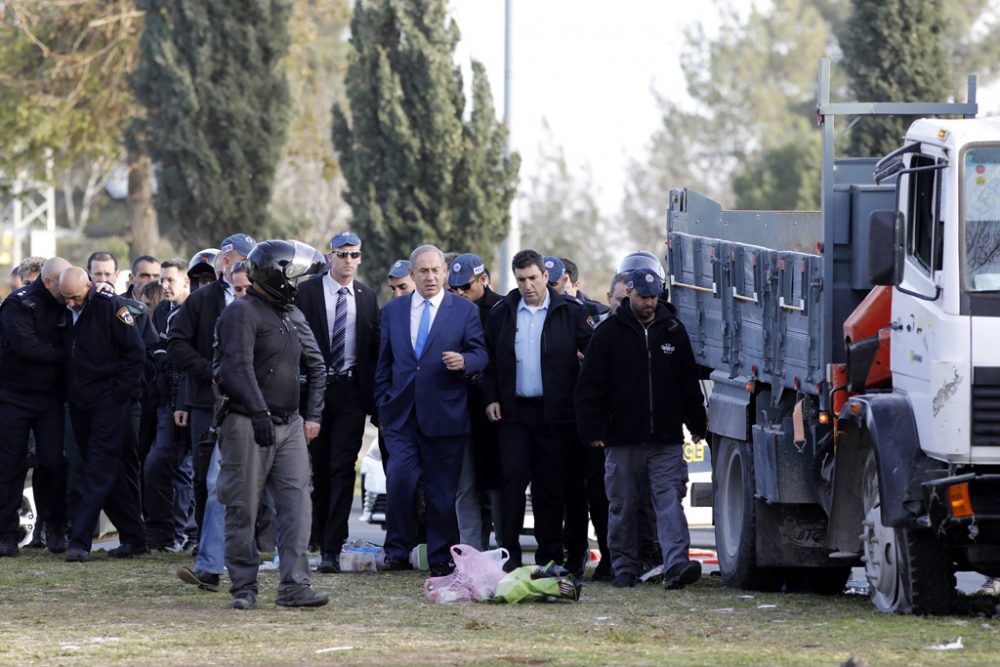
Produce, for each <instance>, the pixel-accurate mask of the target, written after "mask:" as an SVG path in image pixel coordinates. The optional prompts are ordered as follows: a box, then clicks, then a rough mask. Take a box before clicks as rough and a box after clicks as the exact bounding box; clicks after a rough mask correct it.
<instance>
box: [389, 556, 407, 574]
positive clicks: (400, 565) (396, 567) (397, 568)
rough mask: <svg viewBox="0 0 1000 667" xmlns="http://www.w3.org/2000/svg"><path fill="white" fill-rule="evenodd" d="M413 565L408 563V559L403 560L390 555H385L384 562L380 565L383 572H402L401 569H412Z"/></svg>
mask: <svg viewBox="0 0 1000 667" xmlns="http://www.w3.org/2000/svg"><path fill="white" fill-rule="evenodd" d="M412 569H413V566H412V565H410V561H408V560H403V559H402V558H393V557H392V556H386V557H385V564H384V565H383V566H382V571H383V572H402V571H403V570H412Z"/></svg>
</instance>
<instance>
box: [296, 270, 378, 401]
mask: <svg viewBox="0 0 1000 667" xmlns="http://www.w3.org/2000/svg"><path fill="white" fill-rule="evenodd" d="M354 298H355V305H356V306H357V322H356V325H355V330H354V335H355V347H356V352H355V353H356V362H355V366H354V370H355V372H356V373H357V382H358V393H359V394H360V396H361V403H362V406H363V407H364V409H365V412H366V413H367V414H369V415H371V414H374V413H375V366H376V365H377V364H378V344H379V324H380V319H381V318H380V317H379V310H378V300H377V299H376V298H375V292H374V290H372V289H371V288H370V287H368V286H367V285H365V284H364V283H362V282H360V281H358V280H355V281H354ZM295 305H296V306H298V308H299V310H301V311H302V313H303V314H304V315H305V317H306V321H307V322H308V323H309V326H310V327H311V328H312V332H313V336H315V338H316V343H317V344H318V345H319V350H320V353H321V354H322V355H323V363H324V366H325V367H327V368H328V367H329V365H330V361H331V359H330V322H329V321H328V318H327V316H326V299H325V297H324V294H323V277H322V276H317V277H316V278H310V279H309V280H307V281H305V282H304V283H302V284H301V285H299V292H298V296H296V297H295Z"/></svg>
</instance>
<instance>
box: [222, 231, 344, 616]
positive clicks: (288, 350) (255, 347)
mask: <svg viewBox="0 0 1000 667" xmlns="http://www.w3.org/2000/svg"><path fill="white" fill-rule="evenodd" d="M325 265H326V259H325V258H324V257H323V255H321V254H320V253H319V252H317V251H316V250H315V249H313V248H311V247H309V246H307V245H305V244H302V243H298V242H296V241H265V242H263V243H260V244H258V245H257V246H256V247H255V248H254V249H253V250H252V251H251V252H250V255H249V257H247V268H248V275H249V277H250V282H251V285H250V289H249V291H248V294H247V296H246V298H244V299H240V300H239V301H235V302H233V304H232V305H231V306H230V307H228V308H227V309H226V310H225V311H223V313H222V315H221V316H220V317H219V322H218V326H217V329H216V330H217V345H216V349H215V357H214V362H213V368H214V373H215V378H216V379H217V381H218V383H219V389H220V391H221V393H222V395H223V396H224V397H225V399H224V400H227V404H228V407H227V414H226V416H225V418H224V419H223V420H222V424H221V427H220V429H219V440H220V451H221V453H222V467H221V472H220V473H219V482H218V494H219V500H220V502H222V503H223V504H224V505H225V506H226V569H227V570H228V571H229V578H230V579H231V580H232V586H231V587H230V592H231V593H232V595H233V599H232V602H231V604H230V606H231V607H232V608H234V609H252V608H253V607H255V606H256V604H257V591H258V583H257V570H258V567H259V565H260V557H259V554H258V553H257V548H256V545H255V543H254V525H255V523H256V519H257V510H258V506H259V503H260V498H261V495H262V494H263V493H264V488H265V487H266V488H267V489H268V490H269V491H270V493H271V496H272V497H273V499H274V503H275V511H276V513H277V522H278V525H279V526H280V535H279V538H278V552H279V554H280V556H281V558H280V563H279V570H280V573H281V581H280V583H279V584H278V596H277V598H276V599H275V603H276V604H278V605H281V606H286V607H319V606H322V605H324V604H326V603H327V602H328V601H329V596H328V595H327V594H326V593H321V592H318V591H315V590H313V589H312V587H311V586H310V581H309V562H308V559H307V557H306V549H307V547H308V543H309V531H310V527H311V525H312V504H311V502H310V498H309V454H308V452H307V450H306V444H307V442H308V441H311V440H312V439H313V438H315V437H316V435H318V433H319V429H320V420H321V419H322V414H323V398H324V390H325V388H326V366H325V364H324V362H323V355H322V354H321V353H320V351H319V347H318V346H317V344H316V339H315V337H313V335H312V332H311V330H310V329H309V325H308V324H306V321H305V317H304V316H303V315H302V312H301V311H299V310H298V308H296V307H295V306H294V305H292V304H293V301H294V299H295V294H296V291H297V288H296V283H297V282H298V281H299V280H300V279H302V278H305V277H306V276H311V275H316V274H318V273H320V272H321V271H322V270H323V268H324V267H325ZM300 363H301V364H302V366H304V367H305V369H306V374H307V378H308V384H307V392H308V393H307V400H306V401H305V405H306V407H305V420H303V417H302V416H300V415H299V366H300Z"/></svg>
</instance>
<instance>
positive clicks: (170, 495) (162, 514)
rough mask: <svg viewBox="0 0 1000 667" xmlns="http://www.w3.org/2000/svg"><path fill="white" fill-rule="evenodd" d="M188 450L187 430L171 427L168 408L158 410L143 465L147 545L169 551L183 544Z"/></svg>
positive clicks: (189, 494) (188, 515) (188, 503)
mask: <svg viewBox="0 0 1000 667" xmlns="http://www.w3.org/2000/svg"><path fill="white" fill-rule="evenodd" d="M178 431H179V432H178ZM189 449H190V438H189V436H188V433H187V430H186V429H180V428H178V427H177V426H176V425H175V424H174V415H173V412H172V411H171V410H170V408H169V406H165V405H161V406H159V407H157V408H156V439H155V440H153V445H152V447H150V449H149V453H148V454H147V455H146V460H145V462H144V463H143V489H144V494H143V507H144V509H145V516H146V533H147V537H148V540H149V544H150V545H153V546H157V547H172V546H173V545H174V544H175V543H176V542H181V543H183V542H184V541H185V540H186V537H187V535H186V530H187V528H188V523H189V521H190V520H191V519H192V518H193V517H192V515H193V503H194V480H193V471H192V466H191V457H190V451H189Z"/></svg>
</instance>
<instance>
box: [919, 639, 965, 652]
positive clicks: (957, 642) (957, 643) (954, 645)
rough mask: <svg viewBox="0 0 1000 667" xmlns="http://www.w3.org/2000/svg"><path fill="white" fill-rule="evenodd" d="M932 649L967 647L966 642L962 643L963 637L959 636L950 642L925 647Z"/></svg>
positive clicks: (947, 649)
mask: <svg viewBox="0 0 1000 667" xmlns="http://www.w3.org/2000/svg"><path fill="white" fill-rule="evenodd" d="M924 648H926V649H928V650H930V651H955V650H958V649H960V648H965V644H963V643H962V638H961V637H959V638H958V639H956V640H955V641H953V642H950V643H948V644H933V645H931V646H926V647H924Z"/></svg>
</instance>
